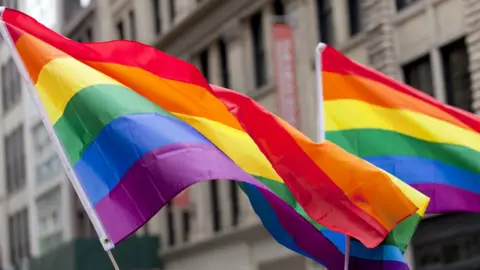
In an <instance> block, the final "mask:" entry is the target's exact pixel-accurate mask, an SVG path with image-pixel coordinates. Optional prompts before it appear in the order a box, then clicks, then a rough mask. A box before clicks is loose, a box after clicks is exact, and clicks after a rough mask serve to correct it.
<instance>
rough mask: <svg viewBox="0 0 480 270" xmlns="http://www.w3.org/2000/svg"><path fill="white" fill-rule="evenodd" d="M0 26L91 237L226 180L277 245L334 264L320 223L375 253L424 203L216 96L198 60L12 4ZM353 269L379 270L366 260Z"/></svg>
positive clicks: (122, 233) (352, 160) (330, 149)
mask: <svg viewBox="0 0 480 270" xmlns="http://www.w3.org/2000/svg"><path fill="white" fill-rule="evenodd" d="M2 20H3V21H4V22H5V23H6V28H5V29H6V32H7V35H8V36H7V42H9V43H10V44H11V45H12V52H13V53H15V55H17V54H18V56H19V58H20V60H21V62H22V63H20V65H19V67H21V68H22V67H24V68H25V72H24V73H26V74H28V75H27V76H28V77H29V79H30V80H31V81H32V84H33V85H34V86H35V88H36V90H35V91H34V96H35V97H36V99H37V100H39V102H40V103H41V104H42V108H43V109H44V111H45V115H46V120H47V121H48V122H49V123H51V124H52V126H53V130H54V131H55V136H56V138H58V140H59V142H60V144H61V145H62V148H63V150H64V152H65V155H66V156H67V158H68V160H69V162H70V163H71V165H72V167H73V171H74V172H75V175H76V176H77V178H78V182H79V186H80V189H81V191H82V192H84V193H85V196H86V198H87V204H86V207H87V210H89V211H90V213H93V214H92V216H91V217H93V218H94V219H98V221H99V224H100V228H98V227H97V231H100V232H103V233H105V235H106V236H107V237H108V239H109V240H110V241H111V243H112V244H113V245H114V244H117V243H119V242H120V241H121V240H123V239H124V238H125V237H127V236H128V235H130V234H131V233H133V232H134V231H135V230H136V229H137V228H139V227H140V226H142V225H143V224H144V223H145V222H147V221H148V220H149V219H150V218H151V217H152V216H153V215H154V214H155V213H156V212H157V211H158V210H159V209H160V208H161V207H162V206H163V205H164V204H165V203H166V202H167V201H169V200H171V199H172V198H173V197H175V195H177V194H179V193H180V192H181V191H182V190H184V189H185V188H187V187H188V186H190V185H192V184H195V183H198V182H200V181H206V180H215V179H231V180H235V181H238V182H239V183H240V185H241V186H242V188H243V190H244V191H245V193H246V194H247V196H248V197H249V199H250V201H251V203H252V206H253V208H254V209H255V211H256V213H257V214H258V216H259V218H260V219H261V220H262V222H263V224H264V225H265V227H266V228H267V229H268V231H269V232H270V233H271V234H272V235H273V237H274V238H275V239H276V240H277V241H278V242H280V243H281V244H283V245H284V246H286V247H288V248H290V249H292V250H294V251H296V252H298V253H300V254H303V255H305V256H308V257H310V258H312V259H314V260H316V261H317V262H320V263H323V264H324V265H326V266H327V267H329V268H331V269H337V268H339V267H340V265H342V264H343V255H342V252H341V251H339V250H338V248H335V245H332V242H331V241H332V240H330V239H329V238H328V237H326V236H325V234H324V233H323V229H324V227H321V226H320V224H322V225H323V226H325V227H327V228H329V229H331V230H332V231H331V233H332V234H333V235H336V234H335V233H334V232H333V231H336V232H341V233H345V234H348V235H350V236H352V237H355V238H357V239H358V240H359V241H361V242H362V243H363V244H364V245H365V246H368V247H374V246H377V245H378V244H379V243H381V242H382V241H383V240H384V239H385V237H386V236H387V235H388V234H389V233H390V232H391V231H392V230H393V229H394V228H398V226H401V225H402V224H404V223H405V222H406V221H408V220H410V219H411V217H415V216H416V215H417V214H415V213H419V212H422V211H423V210H424V209H425V208H426V206H427V204H428V198H427V197H425V196H424V195H423V194H421V193H420V192H417V191H416V190H414V189H413V188H411V187H409V186H408V185H404V184H403V183H402V182H401V181H399V180H398V179H396V178H395V177H393V176H392V175H390V174H388V173H386V172H383V171H381V170H378V169H377V168H376V167H374V166H373V165H371V164H370V163H368V162H365V161H363V160H362V159H359V158H357V157H355V156H354V155H351V154H348V153H347V152H345V151H344V150H342V149H341V148H340V147H338V146H336V145H335V144H332V143H329V142H325V143H321V144H316V143H313V142H311V141H310V140H308V139H307V138H306V137H305V136H303V135H302V134H301V133H299V132H298V131H296V130H294V129H293V128H292V127H290V126H288V125H287V124H285V123H284V122H283V121H281V120H280V119H278V118H277V117H275V116H273V115H272V114H270V113H269V112H267V111H265V110H264V109H263V108H261V107H260V106H259V105H258V104H256V103H254V102H253V101H252V100H250V99H248V98H246V97H244V96H241V95H239V94H236V95H228V96H227V97H225V99H223V100H222V99H220V98H219V97H218V96H217V94H218V92H217V91H214V90H213V89H212V88H211V87H210V86H209V85H208V83H207V82H206V81H205V79H204V78H203V77H202V75H201V73H200V72H199V71H198V70H197V69H196V68H195V67H194V66H193V65H191V64H188V63H186V62H183V61H181V60H179V59H176V58H173V57H171V56H168V55H166V54H164V53H161V52H159V51H157V50H155V49H154V48H152V47H148V46H145V45H142V44H139V43H136V42H131V41H111V42H105V43H87V44H81V43H77V42H75V41H72V40H69V39H67V38H65V37H63V36H61V35H59V34H56V33H55V32H53V31H51V30H49V29H47V28H45V27H44V26H42V25H41V24H39V23H38V22H36V21H35V20H33V19H32V18H30V17H28V16H27V15H25V14H23V13H21V12H18V11H15V10H11V9H5V10H4V11H3V13H2ZM230 93H233V92H230ZM273 134H275V136H272V135H273ZM74 180H77V179H74ZM409 217H410V218H409ZM402 221H403V222H402ZM400 222H402V223H401V224H400V225H398V224H399V223H400ZM397 225H398V226H397ZM415 226H416V223H415V224H414V226H407V227H406V228H405V230H404V231H407V232H409V233H413V231H414V230H415ZM394 231H395V230H394ZM337 235H338V237H342V236H341V235H339V234H337ZM339 241H340V240H339ZM365 250H368V249H365ZM357 264H358V265H361V266H362V267H367V268H368V269H384V268H379V267H380V265H382V267H383V262H380V263H377V262H376V261H375V259H372V258H366V259H365V258H360V259H358V262H357ZM367 268H362V269H367ZM395 269H397V268H395Z"/></svg>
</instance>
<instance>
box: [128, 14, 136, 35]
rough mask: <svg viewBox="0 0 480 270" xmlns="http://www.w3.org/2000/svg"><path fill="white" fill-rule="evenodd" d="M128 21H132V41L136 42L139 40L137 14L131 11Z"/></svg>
mask: <svg viewBox="0 0 480 270" xmlns="http://www.w3.org/2000/svg"><path fill="white" fill-rule="evenodd" d="M128 19H129V21H130V39H131V40H136V39H137V32H136V31H137V23H136V22H135V12H134V11H133V10H130V12H129V13H128Z"/></svg>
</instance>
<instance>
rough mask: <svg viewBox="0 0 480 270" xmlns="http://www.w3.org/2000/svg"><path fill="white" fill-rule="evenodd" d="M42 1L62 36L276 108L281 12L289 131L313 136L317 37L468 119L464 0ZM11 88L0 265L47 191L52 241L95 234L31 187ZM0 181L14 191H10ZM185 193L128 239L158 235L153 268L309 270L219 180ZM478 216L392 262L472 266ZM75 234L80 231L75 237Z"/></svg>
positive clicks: (473, 23) (0, 201) (28, 152)
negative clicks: (291, 71)
mask: <svg viewBox="0 0 480 270" xmlns="http://www.w3.org/2000/svg"><path fill="white" fill-rule="evenodd" d="M4 2H5V1H4ZM53 6H55V7H56V8H57V9H58V12H57V13H58V14H57V15H55V16H56V17H57V19H58V22H57V23H58V30H59V31H61V32H62V33H63V34H64V35H66V36H68V37H70V38H72V39H76V40H79V41H103V40H109V39H132V40H138V41H140V42H143V43H147V44H151V45H153V46H156V47H157V48H159V49H161V50H163V51H166V52H167V53H169V54H172V55H174V56H177V57H180V58H183V59H185V60H188V61H191V62H193V63H195V64H196V65H197V66H198V67H199V68H200V70H201V71H202V72H203V73H204V75H205V76H206V77H207V78H208V80H209V81H210V82H211V83H214V84H219V85H224V86H227V87H230V88H232V89H235V90H238V91H240V92H242V93H245V94H247V95H249V96H251V97H253V98H255V99H256V100H257V101H258V102H259V103H261V104H262V105H263V106H265V107H266V108H267V109H269V110H271V111H272V112H275V113H276V112H278V105H277V104H278V103H277V99H278V98H279V97H278V95H277V93H278V92H277V91H276V89H277V88H276V85H275V66H274V57H273V46H272V44H273V37H272V33H273V30H272V25H273V23H274V21H275V20H274V19H275V18H278V16H285V17H283V18H286V20H287V21H288V22H289V23H290V24H291V26H292V28H293V39H294V57H295V63H296V69H295V74H296V82H297V85H296V86H297V90H298V91H297V96H296V99H297V102H298V104H299V111H300V113H299V119H298V127H299V129H301V130H302V131H303V132H304V133H305V134H306V135H307V136H309V137H311V138H315V136H316V132H317V129H316V121H317V119H316V115H315V112H316V103H315V70H314V63H315V46H316V45H317V43H318V42H319V41H323V42H325V43H328V44H330V45H332V46H334V47H336V48H337V49H338V50H340V51H342V52H343V53H345V54H346V55H347V56H349V57H351V58H353V59H355V60H356V61H358V62H361V63H363V64H366V65H369V66H371V67H373V68H375V69H378V70H380V71H381V72H384V73H386V74H387V75H389V76H393V77H395V78H397V79H399V80H402V81H405V82H406V83H408V84H410V85H412V86H414V87H416V88H418V89H421V90H422V91H424V92H426V93H428V94H430V95H432V96H435V97H436V98H438V99H439V100H441V101H443V102H446V103H449V104H452V105H454V106H458V107H460V108H462V109H466V110H470V111H474V112H475V111H480V103H479V101H478V100H479V97H480V95H479V93H480V1H477V0H335V1H333V0H277V1H273V0H152V1H150V0H148V1H147V0H142V1H138V0H137V1H132V0H91V1H80V0H57V3H56V5H53ZM0 51H1V52H2V53H1V55H0V63H1V64H2V77H3V76H4V73H3V67H4V66H8V65H9V63H10V62H9V61H10V60H8V59H9V58H8V54H7V53H6V52H5V48H4V46H2V48H0ZM6 78H7V79H6ZM7 82H8V83H9V84H8V85H7ZM12 86H15V87H18V84H16V82H14V81H13V80H12V82H11V81H10V80H8V77H5V78H2V100H3V102H2V103H1V104H2V108H3V110H2V116H1V117H2V120H1V125H0V134H1V136H2V137H3V138H5V139H4V140H3V141H4V142H5V143H3V144H0V152H4V154H0V161H1V162H0V172H5V171H6V170H5V168H6V166H8V164H9V159H10V158H11V156H13V158H15V159H16V161H12V162H19V160H24V161H22V162H23V163H24V164H25V165H24V168H22V169H21V170H20V171H21V174H22V173H23V176H21V177H20V178H21V179H22V180H21V181H23V182H24V183H23V184H18V183H17V180H15V179H13V180H9V179H10V177H11V176H8V175H7V174H2V175H0V183H2V185H0V248H1V249H2V252H1V253H0V255H3V258H2V257H0V259H3V262H4V263H3V264H4V265H5V266H6V265H10V264H11V263H12V262H13V261H12V259H15V260H17V259H19V258H20V257H21V256H23V257H27V258H28V257H30V256H41V255H42V254H43V251H42V249H44V248H43V245H44V244H42V243H43V242H42V239H43V238H42V235H41V233H40V232H39V230H36V229H34V228H37V227H38V226H39V222H40V219H39V216H40V214H41V213H43V212H42V210H40V209H39V207H40V206H41V204H39V203H38V199H39V197H38V196H40V195H38V194H43V196H45V194H47V195H48V194H54V193H50V192H47V190H48V191H52V190H55V187H58V189H57V190H58V192H59V193H58V194H57V195H55V196H57V197H56V198H57V200H58V199H59V198H61V200H62V202H67V203H57V204H56V205H58V207H57V208H58V209H49V211H47V212H48V213H55V218H52V217H50V219H54V220H57V223H55V224H57V225H56V226H57V227H55V228H56V229H57V232H59V231H61V232H62V234H61V236H58V235H57V238H56V239H57V240H52V241H53V244H51V245H54V246H55V245H58V244H59V243H60V242H68V241H73V240H74V239H75V238H76V237H78V236H79V235H90V236H91V237H94V236H93V234H92V231H91V229H88V228H89V225H88V220H86V219H85V217H84V216H83V217H82V213H83V212H82V211H81V209H79V207H78V206H77V204H76V200H75V199H74V194H73V193H72V191H71V189H69V188H68V182H67V180H66V177H65V176H64V175H63V174H62V173H60V174H59V176H55V177H57V178H58V179H57V178H55V177H49V176H45V183H40V184H37V182H38V181H39V180H38V177H40V176H38V175H37V174H38V173H39V172H40V171H41V170H42V169H39V168H37V167H36V166H40V165H37V163H38V162H39V160H40V159H41V158H39V157H37V156H36V151H37V150H38V149H39V148H38V147H40V146H38V147H37V144H36V143H35V142H36V141H40V140H41V136H43V135H41V133H40V132H39V133H38V134H37V133H35V130H34V129H32V128H33V127H35V125H36V124H38V119H37V120H32V119H35V118H31V119H30V118H28V117H27V116H25V117H23V116H22V117H20V116H19V115H22V114H23V115H27V114H28V113H27V111H28V110H27V109H25V108H26V107H30V106H25V105H22V104H28V103H26V102H29V101H28V100H27V99H28V98H27V97H25V96H26V95H22V96H21V97H16V95H15V94H11V93H10V92H9V91H10V90H9V89H11V87H12ZM24 111H25V113H23V112H24ZM17 118H18V119H17ZM26 119H30V120H26ZM24 122H25V123H24ZM22 123H23V124H22ZM28 123H29V124H28ZM22 125H23V126H25V127H24V128H23V130H22V131H18V133H15V132H16V131H15V130H16V128H17V127H19V126H22ZM20 132H22V134H23V138H24V142H19V143H15V142H10V141H9V140H14V139H9V138H12V137H22V136H18V135H19V133H20ZM12 134H13V136H12ZM39 137H40V138H39ZM7 141H8V142H7ZM9 144H12V145H17V144H18V147H19V148H18V149H16V150H15V151H17V152H18V151H20V150H21V153H24V154H22V155H18V156H17V155H9V154H8V153H7V152H8V147H7V145H9ZM12 147H13V146H12ZM15 147H16V146H15ZM40 148H41V147H40ZM19 149H20V150H19ZM11 151H14V150H11ZM23 163H22V164H23ZM51 166H58V165H51ZM36 168H37V169H36ZM50 178H55V179H53V180H52V179H50ZM9 181H12V182H11V183H12V185H13V186H17V187H18V190H19V191H11V190H10V191H9V189H8V188H6V187H7V186H8V185H7V183H9ZM19 181H20V180H19ZM3 183H5V184H3ZM42 190H44V191H42ZM189 191H190V192H189V199H190V202H191V205H190V207H189V208H179V207H176V206H174V205H169V206H167V207H165V208H164V209H163V210H162V211H160V212H159V214H158V215H157V216H156V217H154V218H153V219H152V220H151V221H150V222H149V223H148V224H147V225H146V226H145V227H144V228H142V229H141V230H140V231H139V232H138V235H139V236H141V235H159V236H160V237H161V247H160V249H159V251H158V253H159V255H160V256H161V257H162V260H163V261H164V263H165V266H166V269H172V270H173V269H178V270H180V269H182V270H188V269H198V270H201V269H222V270H223V269H226V268H227V267H228V269H231V270H236V269H238V270H243V269H246V270H249V269H252V270H253V269H260V270H269V269H272V270H273V269H275V270H283V269H285V270H290V269H298V270H301V269H305V270H307V269H308V270H313V269H321V268H320V267H319V266H318V265H315V264H313V263H311V262H310V261H308V260H306V259H304V258H302V257H300V256H299V255H296V254H294V253H292V252H290V251H289V250H287V249H285V248H283V247H282V246H280V245H278V244H277V243H276V242H275V241H274V240H273V239H272V238H271V237H270V236H269V235H268V234H267V233H266V232H265V230H264V229H263V228H262V226H261V224H260V223H259V221H258V219H257V218H256V216H255V214H254V213H253V211H252V210H251V207H250V206H249V203H248V200H247V199H246V197H245V196H244V195H243V194H241V192H240V191H239V190H238V189H237V188H235V186H234V185H232V184H231V183H229V182H228V181H220V182H216V183H205V184H199V185H197V186H194V187H192V188H191V189H190V190H189ZM27 195H28V196H27ZM29 196H31V197H29ZM52 196H53V195H52ZM27 198H33V199H27ZM52 200H53V199H52ZM27 209H28V210H27ZM22 211H26V212H22ZM26 213H27V214H26ZM15 215H20V216H21V215H24V216H28V218H24V217H21V218H15V220H16V221H15V222H17V223H15V224H18V225H17V226H16V227H18V228H25V229H24V231H25V232H29V233H27V234H24V233H20V235H22V237H19V238H18V239H20V240H22V241H17V242H15V241H13V242H12V241H11V240H6V239H8V238H9V237H8V236H11V235H14V234H15V233H16V232H15V230H14V229H13V228H12V224H13V223H11V224H10V223H9V222H8V221H9V220H11V219H12V217H13V216H15ZM82 220H83V222H84V223H82ZM479 220H480V217H479V216H476V215H468V214H453V215H443V216H436V217H429V218H427V219H426V220H425V221H423V222H422V224H421V225H420V227H419V229H418V232H417V233H416V235H415V238H414V240H413V241H412V244H411V246H410V247H409V249H408V250H407V252H406V254H405V256H406V258H407V260H408V261H409V263H410V265H411V266H412V269H415V270H429V269H455V270H458V269H480V259H479V258H478V256H476V255H477V254H479V252H480V222H479ZM52 222H54V221H52ZM79 224H80V225H79ZM81 226H82V227H81ZM80 227H81V228H80ZM79 228H80V229H79ZM85 230H86V231H88V232H89V233H81V232H84V231H85ZM54 231H55V230H54ZM15 239H17V238H15ZM43 240H44V239H43ZM49 249H50V247H49ZM13 250H15V252H16V253H15V254H16V255H15V256H12V255H11V254H12V252H13ZM17 250H20V251H19V252H21V253H20V255H18V252H17ZM15 262H17V261H15ZM0 265H1V264H0Z"/></svg>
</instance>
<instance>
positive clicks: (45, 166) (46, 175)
mask: <svg viewBox="0 0 480 270" xmlns="http://www.w3.org/2000/svg"><path fill="white" fill-rule="evenodd" d="M36 170H37V171H36V180H37V184H42V183H45V182H48V181H49V180H53V179H54V178H55V177H56V176H57V175H59V173H60V172H61V171H62V164H61V163H60V159H59V158H58V156H57V154H56V153H52V155H51V156H50V158H48V159H47V160H45V161H43V162H41V163H40V164H38V165H37V169H36Z"/></svg>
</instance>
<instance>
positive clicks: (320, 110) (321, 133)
mask: <svg viewBox="0 0 480 270" xmlns="http://www.w3.org/2000/svg"><path fill="white" fill-rule="evenodd" d="M326 47H327V45H326V44H325V43H319V44H318V45H317V48H316V50H315V73H316V74H315V77H316V78H317V129H318V130H317V142H322V141H324V140H325V121H324V119H325V117H324V103H323V81H322V60H321V59H322V52H323V50H324V49H325V48H326ZM349 262H350V236H349V235H346V239H345V261H344V264H343V265H344V268H343V269H344V270H348V265H349Z"/></svg>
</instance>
